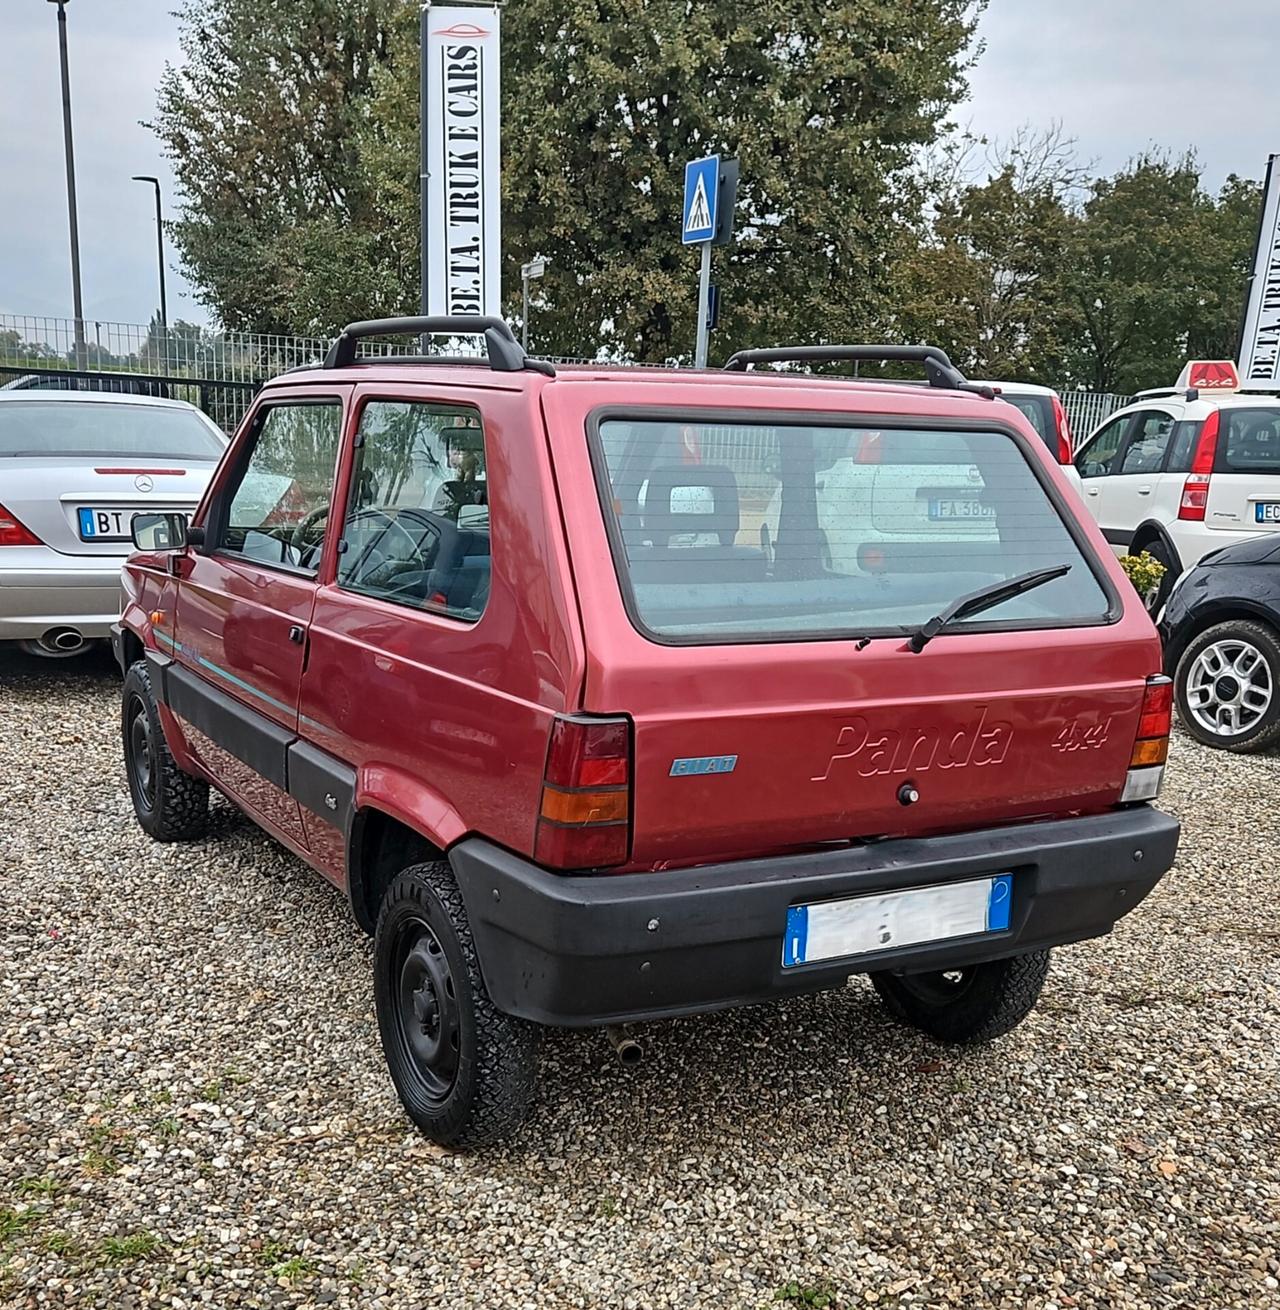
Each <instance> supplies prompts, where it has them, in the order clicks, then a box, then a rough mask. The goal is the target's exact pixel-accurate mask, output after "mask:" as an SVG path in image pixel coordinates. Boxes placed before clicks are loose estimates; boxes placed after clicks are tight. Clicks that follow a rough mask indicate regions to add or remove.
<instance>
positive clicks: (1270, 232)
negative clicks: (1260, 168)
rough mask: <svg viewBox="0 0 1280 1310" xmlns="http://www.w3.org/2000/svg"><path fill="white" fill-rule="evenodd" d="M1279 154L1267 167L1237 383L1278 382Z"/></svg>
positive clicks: (1279, 282) (1279, 308)
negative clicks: (1260, 223)
mask: <svg viewBox="0 0 1280 1310" xmlns="http://www.w3.org/2000/svg"><path fill="white" fill-rule="evenodd" d="M1277 160H1280V155H1272V156H1271V159H1270V161H1269V162H1268V164H1267V185H1266V189H1265V193H1264V195H1263V199H1262V226H1261V228H1260V229H1259V232H1258V251H1257V254H1256V255H1255V256H1254V261H1253V281H1252V283H1251V284H1250V287H1249V303H1248V305H1247V306H1246V308H1245V314H1244V334H1243V336H1242V337H1241V340H1240V380H1241V381H1242V382H1244V383H1245V384H1246V385H1247V384H1248V383H1250V382H1277V381H1280V167H1277Z"/></svg>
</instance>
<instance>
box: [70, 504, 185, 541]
mask: <svg viewBox="0 0 1280 1310" xmlns="http://www.w3.org/2000/svg"><path fill="white" fill-rule="evenodd" d="M174 512H175V511H173V510H167V509H164V508H162V507H161V506H159V505H157V506H154V507H153V506H151V505H148V506H147V508H146V509H145V510H140V509H98V508H96V507H94V506H91V505H81V506H80V508H79V509H77V510H76V526H77V527H78V528H79V529H80V540H81V541H131V540H132V539H133V532H132V528H133V516H134V515H135V514H142V513H146V514H172V513H174Z"/></svg>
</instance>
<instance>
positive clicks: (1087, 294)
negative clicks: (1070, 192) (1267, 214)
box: [1065, 155, 1260, 392]
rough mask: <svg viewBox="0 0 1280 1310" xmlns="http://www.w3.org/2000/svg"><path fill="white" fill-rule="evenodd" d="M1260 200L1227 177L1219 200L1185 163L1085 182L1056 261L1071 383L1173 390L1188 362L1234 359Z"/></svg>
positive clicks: (1145, 166)
mask: <svg viewBox="0 0 1280 1310" xmlns="http://www.w3.org/2000/svg"><path fill="white" fill-rule="evenodd" d="M1259 203H1260V192H1259V188H1258V187H1257V185H1256V184H1254V183H1252V182H1245V181H1242V180H1241V179H1239V178H1235V177H1233V178H1231V179H1230V180H1229V181H1228V182H1227V184H1226V185H1225V186H1224V188H1223V190H1222V192H1221V193H1220V195H1219V196H1218V197H1217V198H1215V197H1214V196H1212V195H1210V194H1208V193H1207V192H1206V191H1205V190H1204V189H1203V187H1202V186H1201V183H1200V167H1199V164H1198V163H1197V161H1196V159H1195V157H1194V156H1192V155H1187V156H1185V157H1183V158H1181V159H1171V158H1168V157H1166V156H1159V155H1149V156H1144V157H1142V158H1140V159H1137V160H1135V161H1134V163H1132V164H1131V165H1130V166H1129V167H1128V168H1126V169H1124V170H1123V171H1121V172H1119V173H1117V174H1116V175H1115V176H1114V177H1110V178H1102V179H1100V180H1098V181H1097V182H1095V183H1094V184H1093V188H1092V191H1091V193H1090V195H1089V198H1088V199H1087V201H1086V202H1085V204H1084V206H1083V209H1082V211H1081V213H1080V214H1079V215H1078V217H1077V219H1076V221H1075V224H1074V233H1073V235H1072V238H1071V240H1070V242H1069V244H1068V248H1067V252H1066V269H1065V282H1066V285H1067V294H1068V295H1069V297H1070V299H1071V301H1072V303H1073V304H1074V306H1075V308H1076V310H1077V311H1078V313H1079V315H1080V319H1081V323H1082V329H1081V332H1080V335H1079V337H1078V340H1077V342H1076V346H1075V349H1074V351H1073V352H1072V355H1071V358H1070V359H1069V361H1068V365H1069V371H1070V374H1071V376H1072V378H1073V379H1074V380H1076V381H1078V382H1079V383H1080V384H1082V385H1085V386H1088V387H1092V388H1093V389H1094V390H1097V391H1117V392H1131V391H1135V390H1140V389H1141V388H1143V387H1151V386H1159V385H1161V384H1167V383H1170V382H1172V381H1173V379H1174V378H1176V377H1177V375H1178V373H1179V372H1180V371H1181V369H1182V366H1183V364H1184V363H1185V362H1186V360H1187V359H1188V358H1194V357H1198V356H1199V357H1203V356H1206V355H1208V356H1213V357H1220V358H1226V357H1230V356H1233V355H1234V354H1235V351H1236V344H1237V340H1236V338H1237V335H1238V331H1239V319H1240V312H1241V307H1242V304H1243V296H1244V279H1245V275H1246V272H1247V269H1248V264H1249V260H1250V258H1251V256H1252V253H1253V242H1254V235H1255V233H1256V228H1257V213H1258V205H1259Z"/></svg>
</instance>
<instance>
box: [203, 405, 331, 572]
mask: <svg viewBox="0 0 1280 1310" xmlns="http://www.w3.org/2000/svg"><path fill="white" fill-rule="evenodd" d="M341 431H342V406H341V404H339V403H338V402H337V401H324V402H321V403H318V404H301V403H295V404H288V405H272V406H271V407H270V408H269V409H267V410H266V411H265V413H264V414H263V415H262V418H261V420H260V421H259V423H258V431H257V435H256V437H254V439H253V446H252V448H251V449H250V451H249V458H248V460H247V461H246V462H245V464H244V465H243V469H242V472H241V474H240V481H239V483H238V485H237V486H236V489H235V493H234V494H233V495H232V497H231V503H230V505H229V506H228V507H227V515H226V519H225V523H226V526H225V528H224V529H223V531H222V535H221V539H220V540H219V541H218V543H217V545H218V548H219V549H221V550H224V551H230V552H231V553H233V554H236V555H244V556H245V557H246V558H248V559H251V560H255V561H257V562H258V563H261V564H276V565H282V566H284V567H285V568H291V569H300V570H302V571H303V572H306V573H314V572H315V571H316V567H317V565H318V564H319V561H320V546H321V544H322V543H323V541H324V528H325V519H326V518H327V517H328V514H329V497H330V495H331V493H332V491H333V473H334V464H335V462H336V460H337V456H338V438H339V435H340V434H341Z"/></svg>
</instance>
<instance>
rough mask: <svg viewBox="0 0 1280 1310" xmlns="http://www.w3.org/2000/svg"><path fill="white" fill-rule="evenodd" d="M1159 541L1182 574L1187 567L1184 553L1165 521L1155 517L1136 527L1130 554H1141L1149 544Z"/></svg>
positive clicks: (1131, 540) (1178, 571)
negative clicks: (1179, 548) (1183, 560)
mask: <svg viewBox="0 0 1280 1310" xmlns="http://www.w3.org/2000/svg"><path fill="white" fill-rule="evenodd" d="M1157 541H1158V542H1159V543H1160V544H1161V546H1163V547H1164V549H1165V550H1166V551H1168V553H1169V558H1170V559H1171V560H1172V561H1173V567H1174V569H1175V570H1176V572H1177V573H1179V574H1181V573H1182V572H1183V570H1184V569H1185V568H1186V566H1185V565H1184V564H1183V562H1182V554H1181V552H1180V551H1179V550H1178V548H1177V546H1175V545H1174V542H1173V538H1172V537H1171V536H1170V535H1169V531H1168V529H1167V528H1166V527H1165V526H1164V524H1163V523H1159V522H1157V521H1156V520H1155V519H1148V520H1147V521H1146V522H1145V523H1142V524H1139V525H1138V527H1137V528H1136V529H1135V531H1134V534H1133V537H1132V538H1131V539H1130V541H1129V554H1130V555H1140V554H1141V553H1142V552H1143V551H1144V550H1146V549H1147V547H1148V546H1150V545H1152V543H1154V542H1157Z"/></svg>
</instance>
